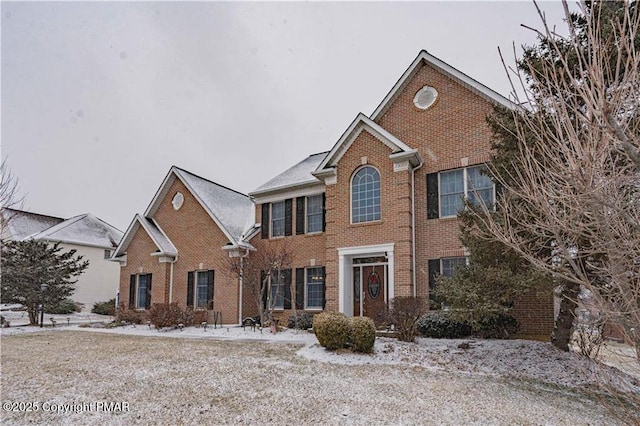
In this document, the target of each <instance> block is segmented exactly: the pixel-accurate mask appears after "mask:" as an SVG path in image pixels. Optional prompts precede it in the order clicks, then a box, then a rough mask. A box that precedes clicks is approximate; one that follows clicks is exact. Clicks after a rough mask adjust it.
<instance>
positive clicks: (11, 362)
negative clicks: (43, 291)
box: [1, 326, 617, 424]
mask: <svg viewBox="0 0 640 426" xmlns="http://www.w3.org/2000/svg"><path fill="white" fill-rule="evenodd" d="M9 330H11V329H9ZM81 330H82V331H81ZM92 331H99V332H92ZM11 333H14V332H8V331H7V330H3V331H2V342H1V343H2V401H3V403H6V402H14V403H20V402H34V403H38V404H39V407H40V409H39V410H38V411H35V412H33V411H32V412H26V413H25V412H6V411H5V412H3V413H2V418H1V422H2V424H25V423H36V424H96V423H103V424H149V423H158V424H193V423H196V422H200V423H209V424H221V423H226V424H237V423H246V424H265V423H266V424H274V423H275V424H312V423H317V424H367V423H383V424H390V423H392V424H414V423H421V424H616V423H617V420H616V419H615V418H611V417H610V416H609V414H608V412H607V411H606V410H605V409H604V408H603V407H602V406H601V405H600V402H599V401H598V400H597V399H592V398H591V397H589V396H588V395H587V394H586V393H584V392H583V386H584V385H585V384H588V383H589V381H590V380H591V379H590V374H591V373H590V371H589V368H585V367H584V365H586V364H584V365H583V364H582V363H581V361H580V360H579V359H578V358H577V356H576V355H572V354H564V353H562V352H559V351H556V350H555V349H554V348H553V347H551V346H550V345H548V344H542V343H536V342H526V341H506V342H498V341H475V342H474V341H471V343H470V348H469V349H460V348H458V345H459V344H460V343H461V342H462V341H449V340H432V339H420V341H419V343H418V344H417V345H413V344H404V343H399V342H396V341H395V340H391V339H381V338H379V339H377V342H376V347H375V354H374V355H356V354H351V353H328V352H327V351H325V350H324V349H323V348H320V347H318V346H317V343H316V340H315V336H313V335H312V334H309V333H306V332H294V331H287V332H285V333H278V334H277V335H276V336H275V338H272V337H271V336H270V335H269V334H268V332H266V331H265V332H264V334H261V333H260V332H259V331H256V332H253V331H250V329H247V330H242V329H241V328H228V329H227V328H223V329H217V330H212V329H208V330H206V331H205V330H203V329H201V328H188V329H185V330H184V331H182V332H181V331H178V330H174V331H168V332H158V331H156V330H149V329H148V328H147V327H146V326H137V327H136V328H133V327H127V328H125V329H116V330H115V331H114V330H106V329H81V328H78V327H77V326H76V327H73V326H72V327H68V328H66V327H65V328H56V329H55V330H48V331H45V332H34V333H29V332H27V330H26V329H25V330H24V331H21V332H15V333H18V334H19V335H12V334H11ZM146 336H153V338H152V337H146ZM185 337H186V338H185ZM465 342H469V340H465ZM97 402H103V404H102V408H103V410H98V409H97V408H96V407H97V405H96V403H97ZM114 402H126V403H127V405H126V406H127V408H128V410H122V411H116V412H106V411H104V407H105V406H106V405H105V404H104V403H114ZM45 403H46V407H47V408H48V409H49V410H51V407H56V408H59V409H64V407H65V404H71V405H68V406H67V407H66V408H67V412H58V413H56V412H51V411H45V410H44V409H43V408H44V407H45V405H44V404H45ZM91 404H93V405H91ZM60 407H63V408H60ZM121 407H124V404H123V405H121Z"/></svg>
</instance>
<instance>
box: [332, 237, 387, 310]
mask: <svg viewBox="0 0 640 426" xmlns="http://www.w3.org/2000/svg"><path fill="white" fill-rule="evenodd" d="M394 246H395V243H388V244H376V245H371V246H358V247H341V248H338V249H337V250H338V311H339V312H342V313H344V314H345V315H347V316H353V285H347V284H352V279H353V277H352V275H353V274H352V273H351V266H352V263H351V261H352V259H353V258H354V257H356V256H386V257H387V275H388V281H387V286H388V298H389V300H391V299H393V298H394V297H395V279H394V275H395V259H394V251H393V250H394Z"/></svg>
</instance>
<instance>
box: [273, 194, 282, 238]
mask: <svg viewBox="0 0 640 426" xmlns="http://www.w3.org/2000/svg"><path fill="white" fill-rule="evenodd" d="M284 212H285V206H284V201H280V202H277V203H272V204H271V236H272V237H283V236H284Z"/></svg>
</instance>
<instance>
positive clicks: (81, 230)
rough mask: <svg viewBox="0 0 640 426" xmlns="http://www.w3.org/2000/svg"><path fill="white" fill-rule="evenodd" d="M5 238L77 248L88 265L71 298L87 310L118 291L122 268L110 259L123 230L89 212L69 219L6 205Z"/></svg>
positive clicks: (4, 211)
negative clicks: (7, 207)
mask: <svg viewBox="0 0 640 426" xmlns="http://www.w3.org/2000/svg"><path fill="white" fill-rule="evenodd" d="M2 216H3V223H5V224H6V225H5V226H3V230H2V239H11V240H28V239H35V240H43V241H47V242H50V243H60V247H62V249H63V250H64V251H68V250H72V249H73V250H76V252H77V254H78V255H81V256H82V257H83V260H88V261H89V267H88V268H87V269H86V270H85V271H84V272H83V273H82V274H81V275H80V276H79V277H78V282H77V283H76V284H75V287H76V290H75V292H74V294H73V296H72V299H73V300H74V301H76V302H78V303H81V304H82V305H83V310H84V311H89V310H91V308H93V304H94V303H96V302H104V301H106V300H109V299H113V298H114V297H115V296H116V293H117V291H118V281H119V272H120V271H119V268H118V265H114V264H113V263H112V262H110V261H109V259H110V258H111V255H112V254H113V250H114V249H115V248H116V246H117V245H118V242H119V241H120V239H121V238H122V231H120V230H118V229H116V228H115V227H113V226H111V225H109V224H108V223H106V222H104V221H103V220H101V219H99V218H97V217H95V216H94V215H92V214H90V213H87V214H82V215H79V216H75V217H72V218H69V219H66V220H65V219H61V218H57V217H52V216H44V215H40V214H35V213H30V212H25V211H21V210H13V209H3V211H2Z"/></svg>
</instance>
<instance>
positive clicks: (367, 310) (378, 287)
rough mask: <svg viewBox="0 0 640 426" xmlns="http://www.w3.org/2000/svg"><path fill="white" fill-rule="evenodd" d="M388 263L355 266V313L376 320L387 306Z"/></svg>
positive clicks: (379, 318)
mask: <svg viewBox="0 0 640 426" xmlns="http://www.w3.org/2000/svg"><path fill="white" fill-rule="evenodd" d="M386 278H387V265H386V264H385V263H375V264H359V265H355V266H353V315H354V316H365V317H369V318H372V319H373V320H375V321H376V322H378V321H379V320H381V319H382V318H381V315H382V314H383V313H384V312H385V309H386V306H387V294H386V291H387V286H386V281H387V280H386Z"/></svg>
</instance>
